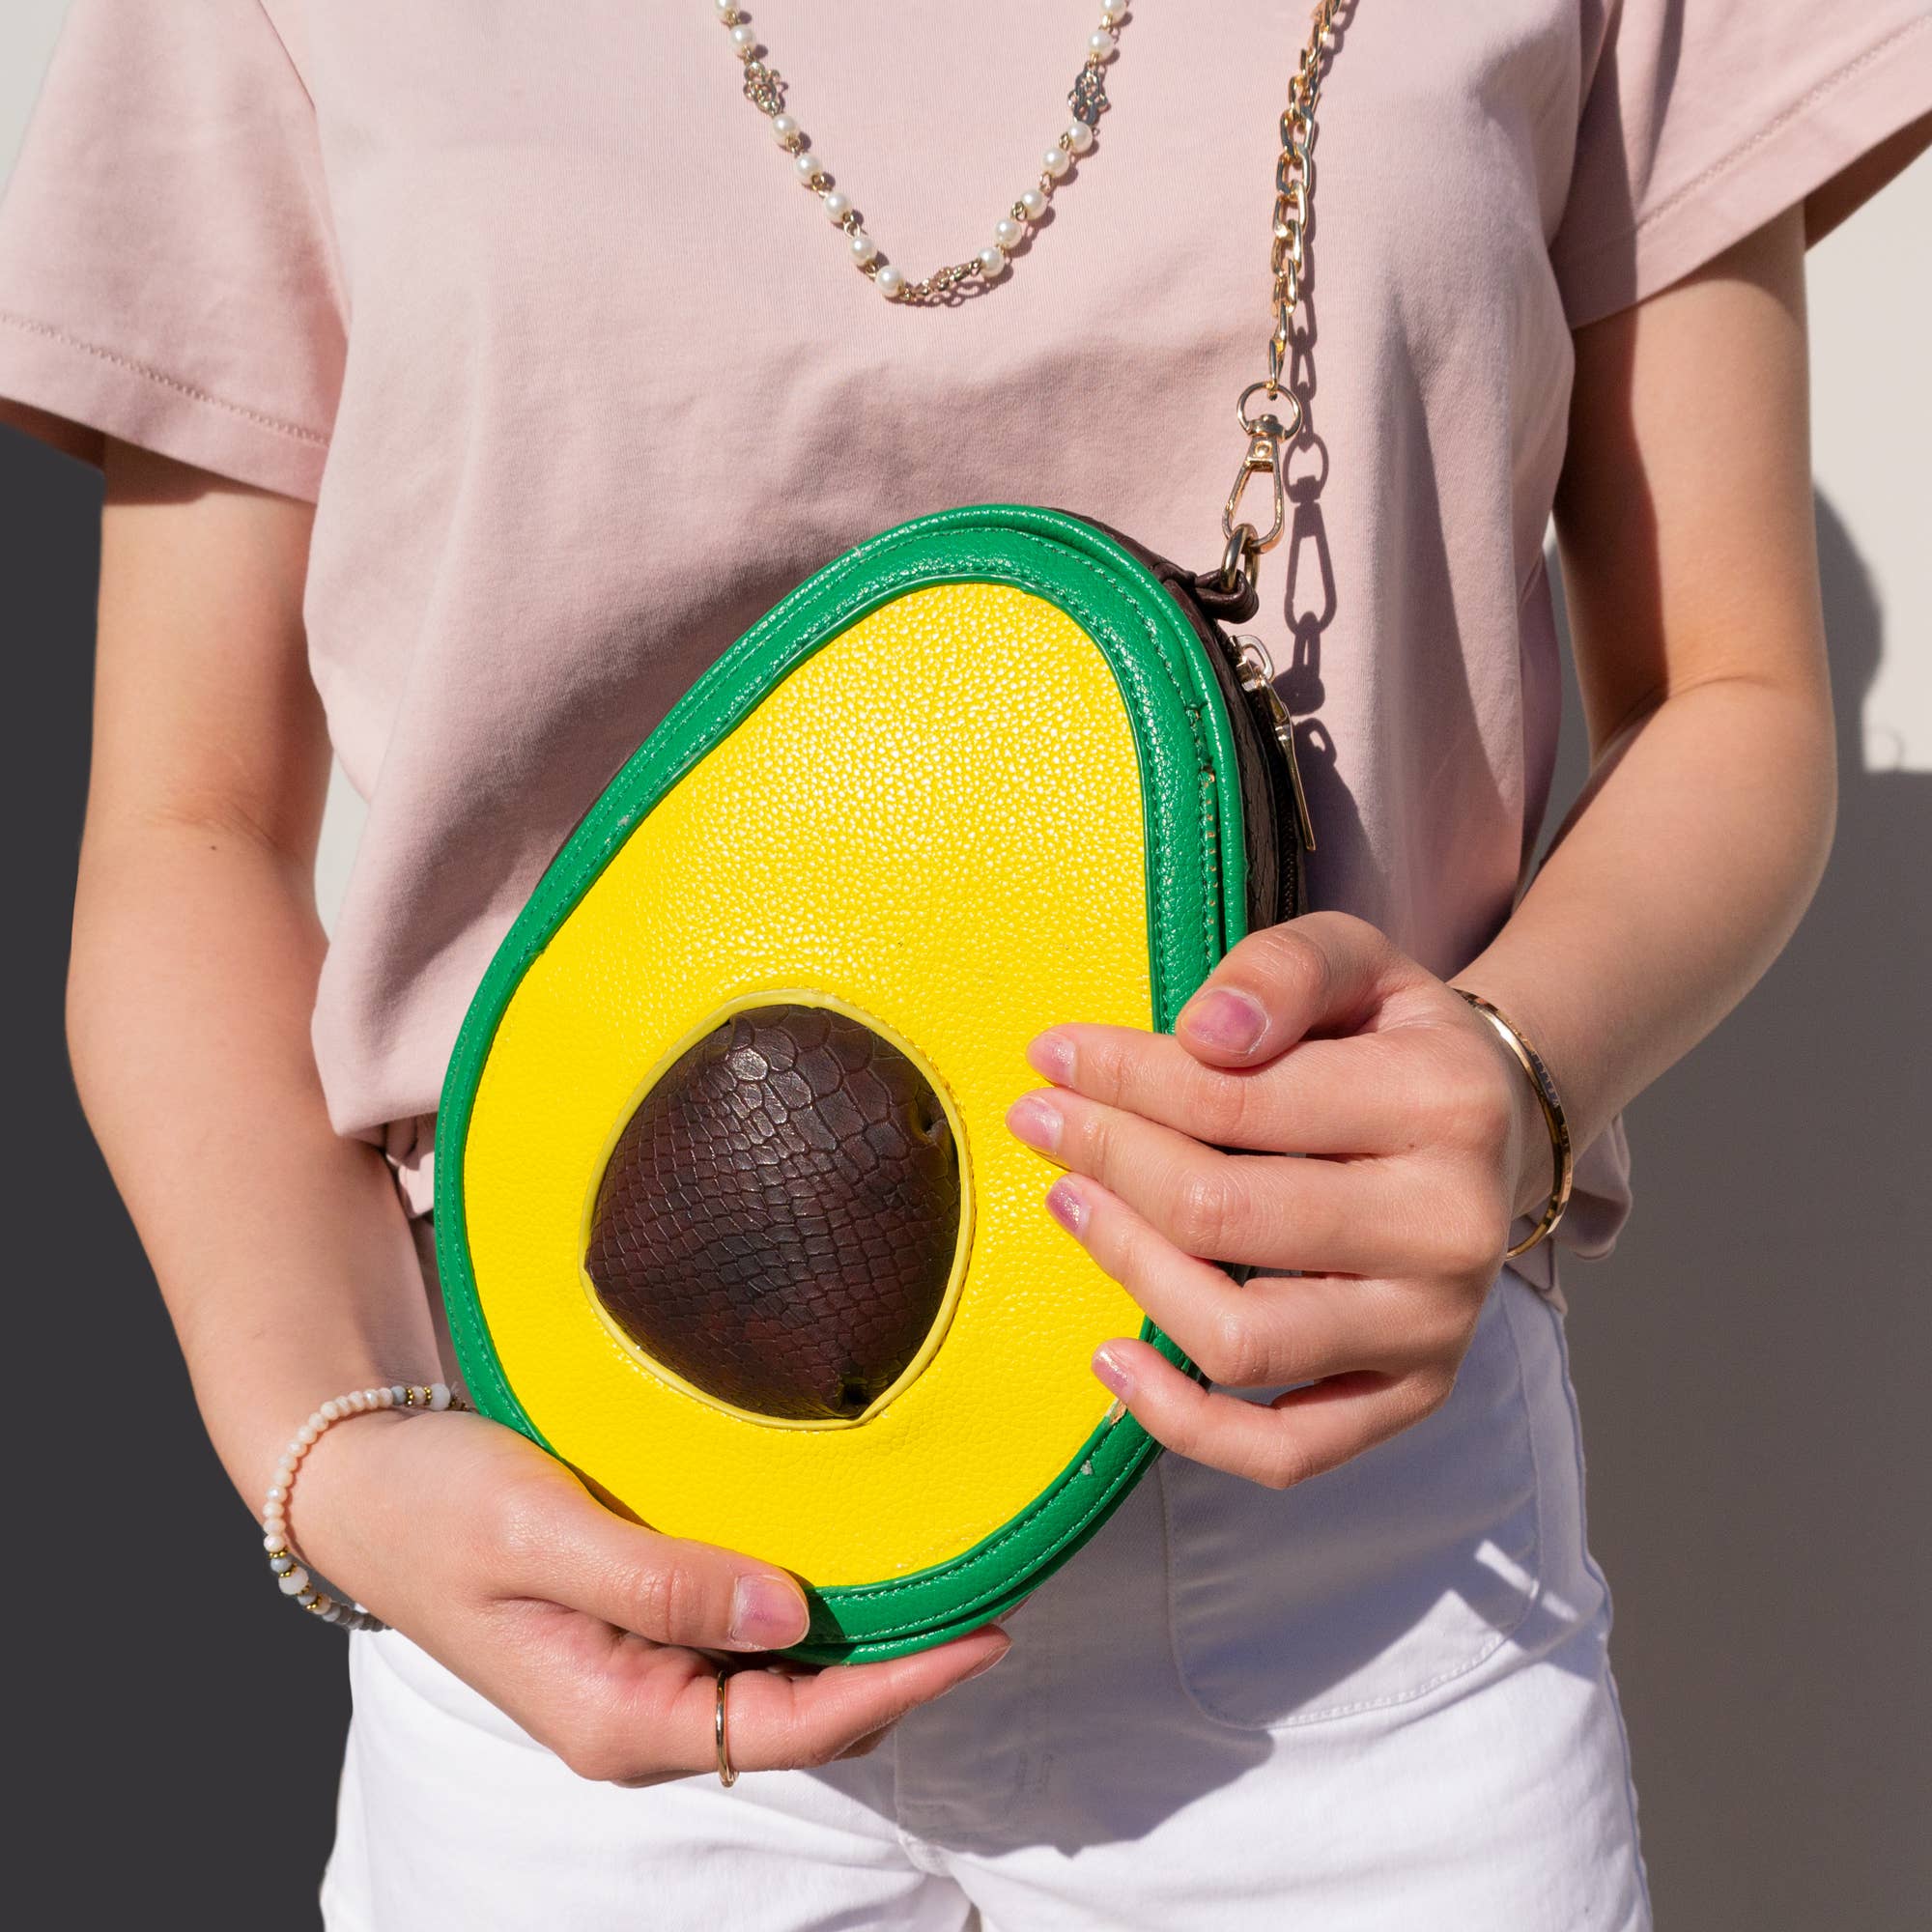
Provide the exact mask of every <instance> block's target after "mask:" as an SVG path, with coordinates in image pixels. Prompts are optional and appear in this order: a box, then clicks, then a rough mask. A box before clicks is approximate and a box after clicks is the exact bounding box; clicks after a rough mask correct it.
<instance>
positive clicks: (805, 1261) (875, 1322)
mask: <svg viewBox="0 0 1932 1932" xmlns="http://www.w3.org/2000/svg"><path fill="white" fill-rule="evenodd" d="M959 1188H960V1183H959V1151H958V1149H957V1147H956V1146H955V1145H954V1142H953V1136H952V1124H951V1122H950V1121H949V1120H948V1117H947V1113H946V1109H945V1108H944V1107H943V1106H942V1105H941V1104H940V1101H939V1097H938V1095H937V1094H935V1093H934V1092H933V1090H932V1087H931V1085H930V1083H929V1082H928V1081H927V1080H926V1078H925V1076H924V1074H923V1072H922V1071H921V1070H920V1069H919V1067H918V1066H916V1065H914V1064H913V1063H912V1061H911V1060H909V1059H908V1058H907V1057H906V1056H905V1054H903V1053H902V1052H900V1050H899V1049H898V1048H897V1047H896V1046H895V1045H894V1044H893V1042H892V1041H890V1040H889V1039H887V1038H885V1037H883V1036H882V1035H880V1034H878V1033H876V1032H874V1031H873V1030H872V1029H871V1028H870V1027H868V1026H867V1025H866V1024H865V1023H864V1022H863V1021H861V1020H859V1019H857V1018H855V1017H853V1016H852V1015H850V1014H848V1013H845V1012H842V1011H839V1010H838V1009H833V1008H827V1007H812V1006H802V1005H782V1004H779V1005H772V1006H768V1007H756V1008H751V1009H746V1010H745V1011H742V1012H738V1013H735V1014H733V1015H732V1016H731V1017H730V1018H729V1019H727V1020H725V1022H724V1023H723V1024H721V1025H720V1026H718V1027H717V1028H715V1029H714V1030H713V1031H712V1032H711V1033H708V1034H706V1035H705V1036H704V1037H703V1038H701V1039H700V1040H698V1041H697V1042H696V1044H695V1045H693V1046H691V1047H690V1048H688V1049H687V1050H686V1051H685V1052H684V1053H683V1054H681V1055H680V1056H679V1057H678V1059H677V1060H675V1061H674V1062H673V1063H672V1064H671V1065H670V1066H669V1067H668V1068H667V1069H666V1071H665V1072H664V1074H663V1076H662V1077H661V1078H660V1079H658V1080H657V1081H656V1082H654V1083H653V1085H652V1086H651V1088H650V1090H649V1091H648V1092H647V1093H646V1094H644V1096H643V1098H642V1099H641V1100H640V1101H639V1104H638V1107H637V1110H636V1112H634V1113H633V1114H632V1116H631V1118H630V1120H629V1121H628V1122H626V1123H625V1126H624V1130H623V1132H622V1133H621V1134H620V1135H619V1136H618V1139H617V1144H616V1146H615V1148H614V1149H613V1150H612V1151H611V1158H610V1161H609V1164H608V1165H607V1166H606V1168H605V1170H604V1177H603V1179H602V1181H601V1182H600V1183H599V1186H598V1191H597V1201H596V1206H595V1208H594V1209H593V1210H592V1214H591V1229H590V1240H589V1245H588V1249H587V1251H586V1253H585V1256H584V1267H585V1269H586V1271H587V1272H588V1274H589V1276H590V1280H591V1284H592V1286H593V1287H594V1288H595V1290H596V1292H597V1295H598V1298H599V1300H600V1301H601V1302H602V1304H603V1306H604V1308H605V1310H606V1312H607V1313H608V1314H609V1316H610V1317H611V1321H614V1322H615V1323H616V1324H617V1326H618V1328H620V1329H621V1330H622V1331H623V1333H624V1334H625V1335H627V1336H629V1337H630V1339H631V1340H632V1341H633V1342H634V1343H635V1344H636V1345H637V1346H638V1348H639V1349H640V1350H642V1351H643V1352H644V1354H645V1355H647V1356H648V1357H650V1358H651V1359H652V1360H653V1361H655V1362H658V1363H660V1364H662V1365H663V1366H664V1367H665V1368H667V1369H668V1370H670V1371H671V1372H672V1373H673V1374H674V1375H676V1376H678V1377H680V1378H682V1379H683V1380H685V1381H686V1382H689V1383H690V1384H691V1385H692V1386H693V1387H694V1388H696V1389H697V1390H699V1391H701V1392H702V1393H703V1394H705V1395H708V1396H710V1397H712V1398H713V1399H714V1400H716V1401H719V1402H723V1403H728V1404H729V1405H731V1406H733V1407H735V1408H742V1409H748V1410H750V1411H751V1412H752V1413H753V1414H756V1415H765V1416H771V1417H773V1418H775V1419H779V1420H784V1421H830V1420H851V1419H853V1418H855V1417H857V1416H860V1415H862V1414H863V1413H864V1412H865V1411H866V1410H867V1408H869V1407H870V1406H871V1405H872V1404H873V1403H874V1402H876V1401H877V1400H878V1398H879V1397H880V1396H881V1395H883V1394H884V1393H885V1392H886V1391H887V1390H888V1389H889V1388H891V1387H892V1385H893V1384H894V1383H895V1381H897V1380H898V1378H899V1377H900V1376H901V1375H903V1374H904V1372H905V1370H906V1369H907V1367H908V1366H909V1365H910V1364H911V1363H912V1361H913V1359H914V1358H915V1357H916V1356H917V1355H918V1354H919V1352H920V1350H921V1349H922V1348H923V1346H924V1344H925V1341H926V1338H927V1337H928V1336H929V1335H930V1334H931V1332H932V1329H933V1325H934V1323H935V1322H936V1321H938V1319H939V1316H940V1312H941V1309H942V1307H943V1305H944V1303H945V1299H946V1290H947V1284H948V1281H949V1280H950V1278H951V1276H952V1263H953V1256H954V1251H955V1249H956V1247H957V1245H958V1237H959V1209H960V1196H959Z"/></svg>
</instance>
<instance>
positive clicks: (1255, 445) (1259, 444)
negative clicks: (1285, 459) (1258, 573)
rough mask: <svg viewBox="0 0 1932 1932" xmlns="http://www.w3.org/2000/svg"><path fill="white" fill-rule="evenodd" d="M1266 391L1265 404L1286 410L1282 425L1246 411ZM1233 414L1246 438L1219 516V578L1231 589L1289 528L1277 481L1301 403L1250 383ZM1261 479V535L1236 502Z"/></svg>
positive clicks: (1288, 392)
mask: <svg viewBox="0 0 1932 1932" xmlns="http://www.w3.org/2000/svg"><path fill="white" fill-rule="evenodd" d="M1271 389H1272V390H1273V393H1272V394H1270V395H1269V401H1271V402H1280V403H1284V404H1286V405H1287V409H1288V416H1289V420H1288V421H1286V422H1284V421H1283V420H1282V419H1281V417H1280V416H1278V415H1276V414H1275V413H1274V412H1272V411H1270V410H1263V411H1261V412H1251V411H1250V408H1249V405H1250V404H1251V403H1252V402H1253V400H1254V398H1255V396H1256V394H1257V393H1258V392H1261V391H1266V390H1271ZM1235 413H1236V417H1237V418H1238V419H1239V421H1240V425H1241V427H1242V429H1244V430H1245V431H1246V432H1247V437H1248V446H1247V450H1246V452H1245V453H1244V454H1243V455H1242V457H1241V466H1240V468H1239V469H1236V471H1235V481H1234V486H1233V488H1231V489H1230V490H1229V492H1228V500H1227V502H1226V504H1225V505H1224V506H1223V507H1222V510H1221V534H1222V535H1223V536H1225V537H1226V538H1227V540H1228V548H1227V550H1226V551H1225V552H1224V553H1223V554H1222V558H1221V577H1222V581H1223V582H1226V583H1229V584H1233V583H1234V582H1235V580H1236V577H1239V576H1243V575H1245V574H1247V573H1248V572H1249V571H1251V570H1252V569H1253V567H1254V563H1255V559H1256V558H1257V557H1258V556H1259V555H1260V554H1261V553H1262V552H1263V551H1264V550H1271V549H1272V548H1273V547H1274V546H1275V545H1276V544H1277V543H1279V542H1280V541H1281V536H1282V532H1283V531H1284V530H1285V529H1287V527H1288V490H1287V486H1286V484H1285V482H1284V480H1283V477H1282V455H1283V452H1284V450H1285V449H1286V448H1287V446H1288V445H1289V444H1290V443H1291V442H1293V440H1294V436H1295V432H1296V430H1297V428H1298V427H1299V425H1300V422H1301V403H1300V400H1299V398H1297V397H1296V396H1295V394H1294V392H1293V390H1292V389H1274V387H1273V385H1272V384H1268V383H1250V384H1248V386H1247V387H1246V388H1245V389H1243V390H1242V391H1241V399H1240V401H1239V402H1238V403H1237V404H1236V406H1235ZM1260 475H1265V476H1266V477H1267V479H1268V492H1269V497H1270V501H1269V505H1268V521H1267V527H1266V528H1265V529H1258V528H1257V527H1256V526H1255V525H1254V523H1253V522H1252V521H1250V520H1249V519H1247V518H1244V517H1243V516H1242V515H1241V501H1242V498H1243V497H1245V496H1246V495H1247V491H1248V485H1249V484H1250V483H1251V482H1253V481H1254V479H1255V478H1256V477H1257V476H1260Z"/></svg>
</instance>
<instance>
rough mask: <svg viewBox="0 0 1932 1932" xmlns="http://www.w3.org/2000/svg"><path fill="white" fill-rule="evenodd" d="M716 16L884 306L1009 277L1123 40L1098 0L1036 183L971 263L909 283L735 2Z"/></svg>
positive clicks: (1086, 139)
mask: <svg viewBox="0 0 1932 1932" xmlns="http://www.w3.org/2000/svg"><path fill="white" fill-rule="evenodd" d="M716 5H717V10H718V17H719V19H720V20H721V21H722V22H723V23H724V24H725V26H726V27H728V28H729V29H730V31H731V46H732V50H733V51H734V52H735V53H736V54H737V56H738V58H739V59H740V60H741V61H743V62H744V64H745V99H747V100H749V101H750V102H751V103H752V105H753V107H755V108H756V109H757V110H758V112H759V113H760V114H762V115H764V116H765V117H766V119H767V120H769V121H770V123H771V128H772V137H773V138H774V139H775V140H776V141H777V142H778V144H779V146H780V147H781V148H782V149H784V151H785V152H786V153H787V154H788V155H790V156H791V157H792V169H793V171H794V172H795V173H796V175H797V176H798V179H799V181H800V183H801V184H802V185H804V186H806V187H808V188H810V190H811V191H812V193H813V194H815V195H817V196H818V198H819V202H820V204H821V206H822V207H823V208H824V210H825V213H826V215H827V217H828V219H830V220H831V222H832V223H833V225H834V226H835V227H837V228H838V229H839V230H840V231H841V233H842V234H843V235H844V236H845V241H846V247H847V248H848V249H849V250H850V252H851V257H852V261H853V263H854V265H855V266H856V267H857V268H858V270H859V271H860V272H861V273H862V274H866V275H869V276H870V277H871V278H872V286H873V287H874V288H875V289H877V290H878V292H879V293H880V294H881V295H882V296H884V297H885V298H886V299H887V300H888V301H910V302H943V301H947V300H949V299H952V298H953V292H954V290H956V289H957V288H959V287H960V285H961V284H962V283H966V282H971V281H976V280H977V281H979V282H981V283H986V284H990V283H992V282H994V281H996V280H997V279H998V278H999V277H1000V276H1001V275H1002V274H1004V273H1005V272H1006V268H1007V257H1008V256H1009V255H1010V254H1011V253H1012V251H1013V250H1014V249H1015V248H1017V247H1018V246H1019V245H1020V243H1021V242H1022V241H1025V240H1026V236H1027V230H1028V229H1029V228H1031V227H1032V226H1033V224H1034V223H1035V222H1037V220H1038V219H1039V217H1040V216H1041V215H1042V214H1044V213H1046V204H1047V202H1048V200H1049V199H1050V198H1051V196H1052V194H1053V190H1054V187H1055V185H1057V184H1058V183H1060V182H1062V181H1064V180H1065V178H1066V175H1067V172H1068V170H1069V169H1071V167H1072V166H1073V160H1074V156H1076V155H1084V154H1086V153H1087V151H1088V150H1089V149H1090V148H1092V147H1093V145H1094V128H1095V127H1096V126H1097V125H1098V123H1099V119H1100V116H1101V114H1102V113H1103V112H1104V111H1105V110H1106V107H1107V87H1106V74H1105V71H1104V70H1105V68H1106V64H1107V63H1108V61H1110V60H1112V59H1113V57H1114V50H1115V47H1116V44H1117V43H1118V42H1119V40H1120V30H1121V21H1122V18H1123V17H1124V15H1125V14H1126V11H1127V0H1100V24H1099V26H1098V27H1096V28H1095V29H1094V32H1093V33H1092V34H1090V35H1089V36H1088V37H1087V58H1086V60H1085V61H1084V62H1083V63H1082V65H1081V69H1080V71H1079V73H1078V74H1077V75H1076V76H1075V78H1074V82H1073V88H1072V92H1071V93H1069V94H1068V95H1067V97H1066V99H1067V101H1068V103H1069V104H1070V105H1071V107H1072V109H1073V119H1072V121H1071V122H1070V123H1069V124H1068V125H1067V128H1066V129H1065V132H1064V133H1063V134H1062V135H1061V136H1060V138H1059V140H1057V141H1056V142H1055V143H1054V144H1053V146H1052V147H1050V148H1048V149H1047V150H1046V152H1045V154H1043V155H1042V156H1040V163H1039V179H1038V181H1037V183H1036V184H1035V185H1033V186H1032V187H1029V188H1027V189H1026V190H1025V191H1024V192H1023V193H1022V194H1021V195H1020V197H1019V199H1018V200H1017V201H1015V202H1014V203H1013V205H1012V207H1011V208H1010V209H1009V211H1008V213H1006V214H1005V215H1003V216H1002V217H1001V218H1000V219H999V220H998V221H996V222H995V223H994V224H993V239H992V241H989V242H988V243H987V244H986V246H985V247H983V248H981V249H980V252H979V253H978V254H977V255H976V256H974V257H973V259H972V260H971V261H970V262H955V263H952V264H950V265H949V266H947V267H945V268H941V269H935V270H933V271H932V273H931V274H929V275H927V276H926V277H925V278H924V279H923V281H917V282H915V281H910V280H908V279H907V277H906V272H905V270H903V269H897V268H895V267H894V266H893V264H892V263H891V262H890V261H882V260H881V259H880V256H879V244H878V243H877V242H876V241H873V240H872V238H871V237H870V236H869V235H867V233H866V230H865V227H864V226H863V224H862V223H861V221H860V219H859V211H858V210H857V209H856V208H855V207H854V206H853V205H852V197H851V196H850V195H849V194H846V193H844V192H842V191H841V190H840V189H838V188H837V187H835V186H834V185H832V178H831V177H830V176H829V175H828V174H827V173H826V169H825V163H824V162H823V161H821V160H820V159H819V157H818V156H816V155H815V154H813V153H812V151H811V150H810V148H808V147H807V146H806V142H805V133H804V130H803V129H802V128H800V127H799V125H798V123H797V122H796V121H795V120H794V119H793V118H792V117H791V115H789V114H788V113H786V112H785V106H784V86H785V83H784V77H783V76H782V75H781V74H780V73H779V72H778V71H776V70H775V69H773V68H770V67H768V66H766V64H765V63H764V62H763V61H762V60H761V59H759V57H758V55H759V43H758V33H757V29H756V28H755V27H753V26H750V25H748V24H747V23H746V19H745V14H744V10H743V9H742V8H741V7H740V6H739V5H738V0H716Z"/></svg>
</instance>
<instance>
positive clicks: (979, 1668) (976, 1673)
mask: <svg viewBox="0 0 1932 1932" xmlns="http://www.w3.org/2000/svg"><path fill="white" fill-rule="evenodd" d="M1010 1649H1012V1645H1011V1644H1009V1643H1004V1644H1002V1645H1001V1646H1000V1647H999V1649H998V1650H996V1651H995V1652H994V1653H993V1654H992V1656H991V1657H989V1658H987V1660H986V1661H985V1662H983V1663H976V1664H975V1665H974V1666H973V1668H972V1669H971V1670H969V1671H968V1672H967V1673H966V1675H965V1676H964V1677H962V1678H961V1679H960V1680H959V1681H960V1683H962V1684H970V1683H972V1681H973V1680H974V1678H976V1677H983V1676H985V1674H986V1673H987V1671H989V1670H990V1669H992V1667H993V1666H994V1664H996V1663H998V1662H1000V1661H1001V1660H1002V1659H1003V1658H1004V1657H1005V1656H1006V1654H1007V1652H1008V1651H1009V1650H1010Z"/></svg>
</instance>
